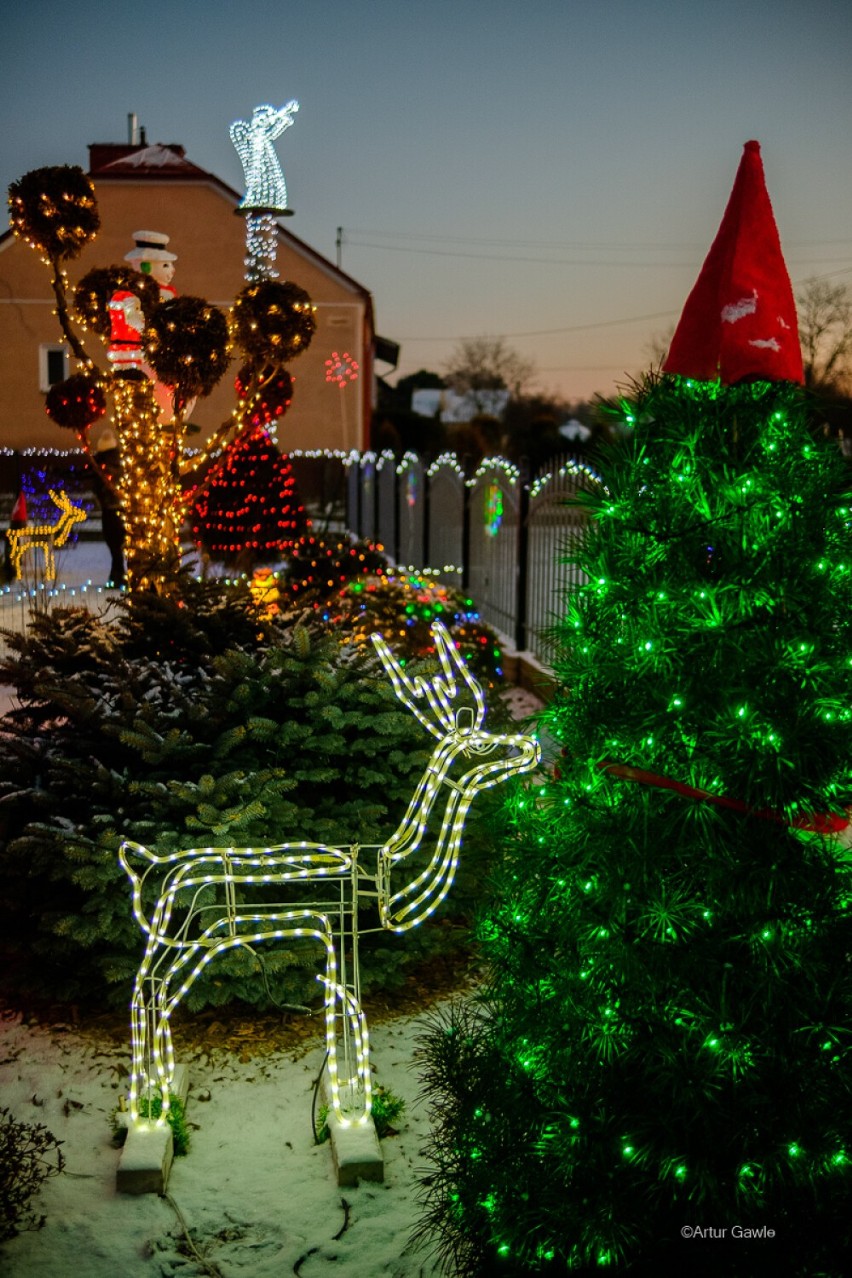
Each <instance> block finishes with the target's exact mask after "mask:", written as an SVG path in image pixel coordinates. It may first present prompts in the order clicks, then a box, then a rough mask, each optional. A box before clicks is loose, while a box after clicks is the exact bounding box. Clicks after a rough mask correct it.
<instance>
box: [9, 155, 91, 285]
mask: <svg viewBox="0 0 852 1278" xmlns="http://www.w3.org/2000/svg"><path fill="white" fill-rule="evenodd" d="M9 220H10V222H11V225H12V230H13V231H14V232H15V234H16V235H17V236H19V237H20V238H21V239H22V240H26V241H27V243H28V244H31V245H32V246H33V248H36V249H38V250H39V251H40V252H42V253H43V254H44V255H45V257H48V258H50V260H51V261H57V260H62V259H66V258H72V257H77V255H78V254H79V253H80V251H81V249H83V247H84V246H85V245H86V244H88V242H89V240H93V239H94V238H95V236H96V235H97V233H98V231H99V229H100V225H101V219H100V216H99V214H98V205H97V200H96V199H95V188H94V186H93V185H92V183H91V181H90V180H89V178H88V177H86V174H85V173H84V172H83V170H82V169H81V168H80V167H79V166H78V165H76V164H59V165H49V166H48V167H47V168H43V169H32V170H31V171H30V172H29V173H25V174H24V176H23V177H22V178H18V180H17V182H13V183H12V185H11V186H10V187H9Z"/></svg>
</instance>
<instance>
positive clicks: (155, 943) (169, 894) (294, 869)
mask: <svg viewBox="0 0 852 1278" xmlns="http://www.w3.org/2000/svg"><path fill="white" fill-rule="evenodd" d="M307 848H310V851H309V852H306V850H305V849H307ZM119 856H120V860H121V863H122V865H123V866H124V869H125V871H126V872H127V874H128V875H129V877H130V879H131V881H132V883H133V885H134V912H135V914H136V917H137V920H138V921H139V923H140V926H141V927H142V929H143V931H144V932H146V934H147V936H148V942H147V945H146V949H145V955H144V957H143V959H142V963H141V965H140V967H139V972H138V974H137V977H136V982H135V985H134V992H133V1001H132V1010H131V1042H132V1052H133V1064H132V1070H131V1084H130V1113H131V1119H132V1121H133V1122H137V1121H138V1120H139V1117H140V1100H141V1098H142V1097H143V1096H146V1097H147V1099H148V1105H147V1112H148V1113H149V1114H150V1113H151V1112H152V1111H151V1100H152V1098H153V1097H154V1095H159V1096H160V1097H161V1098H162V1111H161V1117H160V1119H159V1121H160V1122H164V1121H165V1119H166V1116H167V1114H168V1110H169V1104H170V1101H169V1095H170V1086H171V1082H172V1079H173V1077H174V1071H175V1059H174V1050H173V1046H172V1036H171V1028H170V1023H171V1017H172V1014H173V1012H174V1010H175V1008H176V1007H177V1005H178V1004H179V1003H180V1001H181V1000H182V999H183V998H184V996H185V995H186V993H187V992H188V990H189V989H190V988H191V987H192V985H193V984H194V982H195V981H196V979H197V978H198V976H199V975H200V974H201V972H202V971H203V970H204V968H205V967H206V966H207V964H208V963H210V962H212V960H213V959H215V958H216V957H217V955H219V954H221V953H222V952H223V951H225V950H227V949H233V948H235V947H236V946H242V947H245V948H248V949H253V947H254V946H256V945H260V944H263V943H268V942H271V941H274V942H281V941H288V940H291V941H293V940H313V941H316V942H317V943H319V945H321V946H322V948H323V950H324V953H325V973H324V975H322V976H320V977H318V978H317V979H318V980H320V982H321V983H322V985H323V991H324V996H323V1003H324V1014H325V1027H326V1028H325V1037H326V1049H327V1052H328V1067H329V1077H330V1080H331V1104H332V1110H333V1112H334V1114H335V1116H336V1117H337V1119H338V1121H339V1122H340V1123H341V1124H342V1125H343V1126H348V1125H351V1124H352V1123H361V1122H365V1121H366V1120H367V1118H368V1117H369V1114H370V1108H371V1090H370V1071H369V1061H368V1053H369V1046H368V1036H367V1027H366V1022H365V1020H364V1015H363V1012H362V1010H361V1006H360V1001H359V998H358V996H357V990H358V976H357V949H353V965H354V968H355V970H354V972H353V983H354V988H352V989H350V988H348V987H347V984H346V981H345V979H344V976H343V970H342V948H343V925H342V922H343V918H344V916H345V914H346V913H347V911H348V910H352V909H353V908H354V907H352V905H351V904H347V897H348V894H349V892H350V891H352V885H354V884H355V883H357V850H356V849H352V850H351V851H350V852H349V853H345V852H343V851H342V850H340V849H336V848H328V847H325V846H324V845H321V844H313V845H307V844H292V845H291V844H284V845H281V846H279V847H277V848H274V849H264V851H263V853H260V850H259V849H254V848H228V849H212V848H205V849H192V850H191V851H190V852H187V853H176V854H173V855H171V856H165V857H158V856H156V854H155V853H152V852H150V851H149V850H148V849H147V848H143V847H142V846H141V845H140V844H133V843H125V844H123V845H122V848H121V851H120V853H119ZM131 856H135V857H136V858H141V859H142V860H143V861H144V862H145V863H147V869H146V870H145V871H144V873H143V874H141V875H140V874H139V873H138V872H137V870H136V869H135V867H134V866H133V865H132V864H131V862H130V860H129V857H131ZM158 866H165V867H166V872H165V875H164V878H163V881H162V882H161V885H160V895H159V898H158V900H157V904H156V907H155V909H154V912H153V914H152V917H151V920H150V922H149V920H148V919H147V918H146V916H145V914H144V911H143V908H142V889H143V884H144V879H145V876H146V875H147V874H148V873H149V872H150V871H151V870H152V869H155V868H156V867H158ZM255 866H258V867H261V868H264V869H266V870H267V871H269V870H271V869H273V868H274V869H275V870H277V872H275V873H270V872H267V873H264V874H256V873H250V872H248V869H253V868H254V867H255ZM211 870H215V871H218V873H210V871H211ZM317 880H332V882H331V883H329V887H332V886H333V885H334V881H335V880H336V882H337V885H338V894H337V900H336V902H335V901H334V900H330V901H328V902H326V903H325V906H324V908H323V909H317V908H315V907H314V908H303V909H284V908H282V907H280V905H279V906H275V905H271V904H270V905H267V906H265V907H261V908H259V909H257V908H255V909H251V907H249V906H244V907H241V906H239V905H238V903H237V901H236V893H235V888H236V885H238V884H240V885H241V884H248V883H260V882H262V883H264V884H270V883H293V882H295V881H299V882H301V883H313V882H316V881H317ZM214 883H218V884H220V885H222V886H224V888H225V901H224V903H223V902H217V903H215V904H213V905H211V904H205V903H204V900H203V897H202V892H203V890H204V889H205V888H207V887H209V886H210V885H211V884H214ZM181 892H183V893H184V894H186V893H187V892H192V893H194V896H193V898H192V903H191V905H190V906H189V908H188V910H187V913H186V915H185V917H184V918H183V920H182V922H181V923H180V924H179V925H178V926H174V927H173V926H172V920H173V915H174V912H175V903H176V899H177V897H178V894H179V893H181ZM210 910H213V911H214V912H215V913H216V915H217V917H216V918H215V919H214V920H213V922H212V923H210V924H209V925H208V926H207V927H206V928H205V929H204V930H203V931H202V932H201V933H200V934H199V935H197V936H193V935H192V923H193V920H194V919H196V918H198V917H199V915H200V914H202V912H204V911H210ZM222 911H224V912H222ZM335 916H337V917H338V920H339V923H338V928H337V934H338V937H339V940H340V945H341V963H339V962H338V957H337V951H336V948H335V930H334V928H333V926H332V918H333V917H335ZM338 1018H339V1020H340V1027H341V1031H342V1038H343V1046H344V1052H343V1065H344V1069H343V1072H342V1073H341V1069H340V1064H341V1062H340V1060H339V1054H338Z"/></svg>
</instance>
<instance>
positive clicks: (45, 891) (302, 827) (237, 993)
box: [0, 574, 490, 1009]
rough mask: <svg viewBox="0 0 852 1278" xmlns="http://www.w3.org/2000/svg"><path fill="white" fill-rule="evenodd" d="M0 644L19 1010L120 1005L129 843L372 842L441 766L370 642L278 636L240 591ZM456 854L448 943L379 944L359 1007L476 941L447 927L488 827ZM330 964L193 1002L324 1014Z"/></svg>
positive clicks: (135, 938) (145, 604)
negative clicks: (289, 1006)
mask: <svg viewBox="0 0 852 1278" xmlns="http://www.w3.org/2000/svg"><path fill="white" fill-rule="evenodd" d="M6 642H7V646H8V648H9V650H10V653H11V655H9V656H7V658H6V660H5V663H4V665H3V666H2V667H0V680H2V681H4V682H6V683H11V684H12V685H13V686H14V687H15V688H16V689H17V695H18V699H19V701H20V708H19V709H15V710H13V711H11V712H10V713H9V714H8V715H7V716H6V719H5V720H4V723H3V730H2V732H0V839H2V842H3V845H4V851H3V853H2V857H3V876H2V884H0V936H2V938H3V939H2V941H0V946H2V950H3V952H4V962H3V964H2V969H3V975H2V977H0V983H1V984H0V988H5V990H6V992H7V993H10V994H12V995H13V996H21V995H31V996H39V997H47V998H51V999H58V1000H63V1001H64V1000H79V1001H86V1002H87V1003H88V1004H90V1005H91V1004H96V1005H97V1004H121V1003H122V1002H124V1001H126V1000H127V999H128V997H129V994H130V990H131V988H132V984H133V980H134V976H135V972H136V969H137V967H138V963H139V960H140V957H141V953H142V945H143V938H142V936H141V935H140V932H139V929H138V926H137V924H136V922H135V920H134V918H133V915H132V913H131V901H130V886H129V884H128V881H127V879H126V876H125V875H124V873H123V871H122V870H121V868H120V866H119V863H118V860H117V851H118V847H119V845H120V843H121V842H122V840H123V839H133V840H136V841H138V842H140V843H143V844H145V845H146V846H149V847H151V848H153V849H154V850H156V851H157V852H158V853H160V854H162V853H165V852H169V851H174V850H177V849H180V848H187V847H193V846H199V845H204V846H206V845H208V844H209V845H213V846H218V845H226V846H227V845H231V846H246V845H253V844H255V845H256V844H261V845H268V844H273V843H281V842H285V841H288V840H291V839H308V840H311V841H323V842H328V843H342V844H343V845H349V844H350V843H352V842H358V843H378V842H381V841H382V840H383V839H384V838H385V837H387V835H388V834H389V833H390V832H391V830H392V829H393V828H394V826H395V824H396V823H397V822H398V821H399V820H400V819H401V817H402V815H403V813H404V811H405V809H406V807H407V803H408V800H409V798H410V795H411V793H412V792H413V790H414V787H415V784H416V781H417V779H418V778H419V776H420V775H421V773H422V771H423V768H424V766H425V763H426V760H427V758H428V756H429V753H430V745H431V742H430V738H428V736H427V735H426V733H425V732H424V731H423V729H422V728H421V727H420V725H419V724H417V722H416V721H415V720H414V718H413V717H412V716H411V715H410V714H409V713H408V712H407V711H406V710H405V709H404V708H403V707H402V705H401V704H400V703H399V701H398V700H397V699H396V697H395V695H394V693H393V691H392V688H391V686H390V683H389V681H388V680H387V678H386V676H385V675H384V672H383V670H382V669H381V667H380V666H379V664H378V661H377V659H376V658H375V656H374V654H373V651H372V646H371V645H367V646H366V647H365V646H363V645H361V646H360V647H355V646H345V645H341V643H340V642H339V636H337V635H335V634H333V633H330V632H329V629H328V627H327V626H326V625H324V623H323V622H322V620H321V619H319V618H318V617H316V616H311V615H310V614H305V615H304V617H303V619H302V620H301V621H297V622H296V623H295V624H294V622H293V618H292V617H283V618H282V617H280V616H279V617H277V618H267V617H265V616H263V614H262V613H261V611H260V610H259V609H258V608H257V606H256V605H255V604H254V603H253V601H252V598H251V595H250V593H249V591H248V589H247V588H242V587H240V586H239V585H237V586H234V585H230V586H228V587H225V586H223V585H221V584H220V583H216V582H199V581H196V580H193V579H192V578H190V577H189V576H188V575H185V574H184V575H180V576H179V584H178V586H177V587H176V588H175V590H174V591H173V592H171V593H170V594H169V595H168V596H165V595H155V594H151V595H134V596H132V597H130V598H129V599H126V600H122V601H121V602H118V603H116V605H115V606H114V613H113V615H110V616H106V617H103V618H98V617H96V616H93V615H90V614H89V613H88V612H86V611H84V610H81V609H73V608H60V607H56V608H54V609H53V610H52V611H49V612H37V613H34V614H33V618H32V622H31V625H30V628H29V630H28V632H27V634H26V635H25V636H20V635H15V634H11V633H7V634H6ZM485 798H486V800H487V796H485ZM465 856H466V859H465V865H464V869H463V873H462V874H461V875H460V878H459V881H458V885H457V890H456V892H455V893H454V894H453V896H452V897H451V899H450V902H449V909H450V910H451V911H452V915H451V916H448V915H447V914H446V911H445V912H444V913H445V918H444V924H443V926H440V925H439V926H437V927H435V926H431V927H427V928H423V929H419V930H418V931H416V932H414V933H409V934H407V936H405V937H396V936H390V935H387V936H386V935H384V934H382V933H379V934H378V935H377V936H375V937H372V938H368V940H367V943H366V944H365V945H364V947H363V951H362V955H363V982H364V986H365V988H367V989H369V988H370V987H371V986H376V985H381V986H383V987H385V988H388V987H392V986H393V985H394V984H397V983H399V982H400V981H401V980H402V979H403V977H404V972H405V968H406V966H407V965H409V964H410V963H412V962H413V961H414V960H415V959H421V958H423V957H424V956H425V955H427V954H428V953H430V952H434V951H435V950H436V949H438V948H445V947H446V946H447V944H448V943H454V942H456V941H457V940H458V939H459V938H460V937H461V936H462V935H463V934H464V929H463V928H462V927H455V926H453V925H452V924H453V920H457V921H463V920H464V918H465V917H466V915H467V913H468V912H469V910H470V908H472V904H473V901H474V899H475V895H476V891H477V885H478V883H479V881H480V880H481V877H482V874H483V873H484V865H485V862H486V861H487V860H488V858H489V856H490V840H489V839H488V836H487V832H486V828H485V825H484V824H483V823H482V822H480V823H479V824H478V825H477V822H476V820H475V818H474V819H473V820H472V821H471V822H470V835H469V837H468V839H467V841H466V847H465ZM376 922H377V920H375V919H372V920H371V919H370V918H369V917H367V918H364V919H362V923H363V924H364V925H365V926H367V927H369V926H370V925H371V924H375V923H376ZM371 942H372V943H371ZM319 962H320V956H319V955H318V953H317V952H316V950H315V949H312V948H311V947H308V948H306V949H303V950H298V949H296V948H293V947H292V946H291V947H289V948H287V949H281V950H274V949H272V948H270V949H268V950H267V951H266V952H265V954H264V955H263V961H262V964H260V961H259V960H258V958H256V957H255V956H253V955H252V954H250V953H248V952H246V951H243V950H239V949H237V950H233V951H229V952H228V953H226V954H223V955H222V956H220V958H219V959H218V960H217V962H216V963H214V964H211V965H210V967H209V969H207V971H206V972H205V974H204V975H203V976H202V977H201V978H200V979H199V980H198V981H197V982H196V984H195V985H194V986H193V988H192V990H191V992H190V994H189V996H188V997H187V1000H186V1001H187V1004H188V1006H189V1007H190V1008H195V1009H197V1008H200V1007H202V1006H205V1005H218V1004H222V1003H225V1002H227V1001H230V1000H234V999H240V1000H244V1001H245V1002H247V1003H250V1004H256V1005H259V1006H269V1005H270V1003H297V1004H303V1003H306V1002H308V1003H311V1002H316V999H317V994H318V986H317V983H316V981H315V980H314V976H315V974H316V972H317V971H318V970H319ZM259 967H260V969H261V970H259Z"/></svg>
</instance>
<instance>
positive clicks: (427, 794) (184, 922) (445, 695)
mask: <svg viewBox="0 0 852 1278" xmlns="http://www.w3.org/2000/svg"><path fill="white" fill-rule="evenodd" d="M432 637H433V639H434V642H435V649H436V652H437V654H438V660H439V663H440V667H441V670H440V673H439V674H437V675H435V676H434V677H433V678H432V679H424V678H423V677H422V676H417V677H415V678H413V679H412V678H410V677H409V676H408V675H406V674H405V672H404V671H403V669H402V666H401V665H400V663H399V662H398V661H397V659H396V658H395V657H394V656H393V654H392V653H391V651H390V649H389V648H388V646H387V644H386V643H385V642H384V640H383V639H382V638H381V637H380V636H378V635H374V636H373V642H374V645H375V647H376V651H377V653H378V656H379V658H380V659H381V662H382V665H383V666H384V668H385V670H386V672H387V674H388V675H389V676H390V679H391V681H392V683H393V687H394V690H395V691H396V693H397V696H398V697H399V698H400V700H401V701H402V703H403V704H404V705H405V706H406V707H407V709H409V710H411V712H412V713H413V714H414V715H415V716H416V718H417V719H418V720H419V721H420V723H421V724H422V725H423V726H424V727H425V728H426V729H427V731H429V732H430V733H431V734H432V735H433V736H435V737H437V739H438V743H437V745H436V747H435V749H434V751H433V753H432V755H431V758H430V759H429V762H428V764H427V766H426V771H425V772H424V774H423V777H422V778H421V780H420V781H419V782H418V784H417V786H416V788H415V791H414V795H413V796H412V799H411V802H410V803H409V806H408V810H407V811H406V813H405V816H404V817H403V818H402V821H401V823H400V825H399V827H398V829H397V830H396V831H395V832H394V834H392V835H391V837H390V838H389V839H387V841H386V842H385V843H383V844H374V845H360V846H358V845H356V844H352V845H350V846H348V847H330V846H327V845H325V844H320V843H306V842H298V843H296V842H294V843H283V844H278V845H277V846H275V847H267V848H261V847H254V848H251V847H250V848H233V847H228V848H212V847H207V848H190V849H188V850H186V851H181V852H172V853H166V854H165V855H162V856H158V855H157V854H156V853H154V852H151V851H149V849H148V848H145V847H142V846H141V844H138V843H133V842H130V841H127V842H125V843H123V844H122V846H121V849H120V851H119V860H120V862H121V865H122V867H123V869H124V870H125V871H126V873H127V875H128V877H129V878H130V881H131V883H132V885H133V913H134V915H135V916H136V920H137V922H138V923H139V925H140V927H141V928H142V931H143V932H144V934H145V936H146V938H147V943H146V947H145V955H144V957H143V959H142V963H141V966H140V968H139V973H138V976H137V978H136V984H135V988H134V992H133V1002H132V1014H131V1038H132V1051H133V1065H132V1070H131V1079H130V1117H131V1121H132V1122H133V1123H134V1124H138V1123H139V1122H140V1112H141V1111H142V1110H144V1109H145V1108H147V1110H148V1112H149V1113H150V1112H152V1111H151V1109H150V1104H149V1106H147V1107H145V1106H140V1101H141V1099H142V1098H143V1096H146V1097H147V1098H148V1099H149V1102H150V1100H153V1099H154V1096H155V1094H158V1095H159V1096H161V1097H162V1112H161V1116H160V1118H159V1119H158V1120H157V1121H158V1123H160V1124H162V1123H163V1122H165V1120H166V1113H167V1111H168V1108H169V1093H170V1090H171V1083H172V1080H173V1078H174V1072H175V1060H174V1052H173V1049H172V1040H171V1032H170V1026H169V1023H170V1019H171V1016H172V1014H173V1012H174V1011H175V1008H176V1007H177V1005H178V1003H179V1002H180V1000H181V999H182V998H183V996H184V995H185V994H186V993H187V991H188V990H189V989H190V987H191V986H192V984H193V982H194V981H195V980H196V978H197V977H198V976H199V975H200V973H201V972H202V971H203V969H204V968H205V967H206V965H207V964H208V963H209V962H210V961H211V960H212V959H214V958H215V957H216V956H217V955H218V954H220V953H221V952H222V951H223V950H228V949H232V948H234V947H237V946H241V947H243V948H244V949H247V950H249V951H250V952H253V951H254V948H255V947H256V946H258V945H259V944H261V943H263V942H282V941H291V942H292V941H296V942H297V943H298V942H299V941H306V940H310V941H312V942H313V943H314V944H315V945H316V946H317V947H318V949H319V952H320V953H321V954H324V957H325V971H324V973H323V974H322V975H319V976H318V977H317V979H318V980H319V982H320V983H321V985H322V987H323V993H324V1011H325V1027H326V1047H327V1050H328V1067H329V1081H330V1090H331V1108H332V1110H333V1112H334V1115H335V1117H336V1118H337V1120H338V1121H339V1122H340V1123H341V1125H342V1126H344V1127H348V1126H352V1125H357V1124H364V1123H366V1122H367V1121H368V1119H369V1117H370V1110H371V1100H370V1060H369V1041H368V1036H367V1025H366V1021H365V1018H364V1013H363V1011H362V1010H361V990H360V979H359V972H358V936H359V921H358V911H359V907H360V905H361V904H362V903H366V902H367V901H371V902H373V903H375V904H378V908H379V917H380V921H381V926H382V928H385V929H387V930H389V931H392V932H402V931H406V930H407V929H408V928H411V927H414V926H416V925H417V924H418V923H421V922H422V921H423V920H424V919H425V918H426V917H427V916H428V915H429V914H431V913H432V911H433V910H434V909H435V907H436V906H437V905H438V904H439V903H440V902H441V901H442V900H443V898H444V897H445V896H446V894H447V892H448V891H449V889H450V887H451V885H452V882H453V878H454V876H455V871H456V866H457V865H458V858H459V853H460V850H461V841H462V834H463V830H464V823H465V818H466V816H467V813H468V810H469V808H470V805H471V803H472V801H473V799H474V798H475V797H476V795H477V794H479V793H480V792H481V791H482V790H485V789H488V788H490V787H491V786H494V785H499V784H500V783H501V782H503V781H507V780H508V779H509V778H510V777H512V776H517V775H519V774H521V773H524V772H529V771H530V770H531V769H532V768H534V767H535V765H536V763H537V762H538V760H539V757H540V750H539V745H538V742H537V741H536V740H535V738H534V737H532V736H528V735H525V734H524V733H520V732H517V733H496V732H489V731H487V730H486V728H485V726H484V720H485V711H486V707H485V698H484V696H483V693H482V689H481V688H480V686H479V684H478V683H477V682H476V680H475V679H474V677H473V675H472V674H471V672H470V671H469V670H468V668H467V666H466V665H465V663H464V661H463V659H462V658H461V656H460V655H459V653H458V652H457V651H456V648H455V645H454V643H453V641H452V639H451V638H450V636H449V635H448V633H447V631H446V630H445V629H444V627H443V626H442V625H441V623H440V622H437V621H436V622H434V623H433V626H432ZM462 698H463V699H464V701H465V704H463V705H461V704H459V702H460V700H461V699H462ZM471 703H472V704H471ZM439 797H440V798H441V799H442V800H443V803H444V811H443V814H442V815H441V817H440V818H438V819H434V818H432V813H433V810H435V811H438V810H440V809H439V806H438V803H437V801H438V799H439ZM430 818H432V819H431V820H430ZM427 835H431V836H432V837H431V839H430V847H432V844H434V848H433V850H432V851H431V856H430V857H429V860H428V864H427V865H426V867H425V869H423V870H422V871H421V872H420V873H416V874H415V875H414V876H413V877H411V875H410V874H409V877H410V878H411V881H410V882H408V883H407V884H406V885H404V886H402V887H401V888H399V889H398V890H397V891H396V892H392V891H391V876H392V875H395V874H397V873H399V871H400V869H401V866H402V863H403V861H404V860H405V859H406V858H407V857H409V856H411V855H412V854H414V853H416V852H417V851H418V850H419V849H420V847H421V844H422V843H423V842H424V840H425V839H426V838H427ZM365 852H372V853H373V858H375V859H373V858H370V859H371V860H372V862H373V864H372V867H371V866H369V865H368V864H363V863H362V861H361V859H360V858H361V855H362V854H363V853H365ZM427 855H428V849H427ZM152 881H153V883H154V885H155V894H156V903H155V904H154V906H153V909H151V908H150V907H149V909H148V910H147V911H146V907H145V903H144V897H145V896H148V897H149V900H153V899H154V895H152V894H150V893H149V892H147V891H146V888H147V887H148V884H149V883H150V882H152ZM271 888H275V889H276V891H275V893H274V895H275V896H276V897H278V898H279V899H277V900H274V899H271V898H272V895H273V893H272V892H271V891H270V890H269V889H271ZM360 930H361V931H363V929H360ZM338 1035H339V1036H340V1038H341V1047H342V1052H338V1043H337V1040H338ZM341 1056H342V1063H343V1064H344V1069H343V1072H342V1073H341V1070H340V1065H341Z"/></svg>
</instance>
